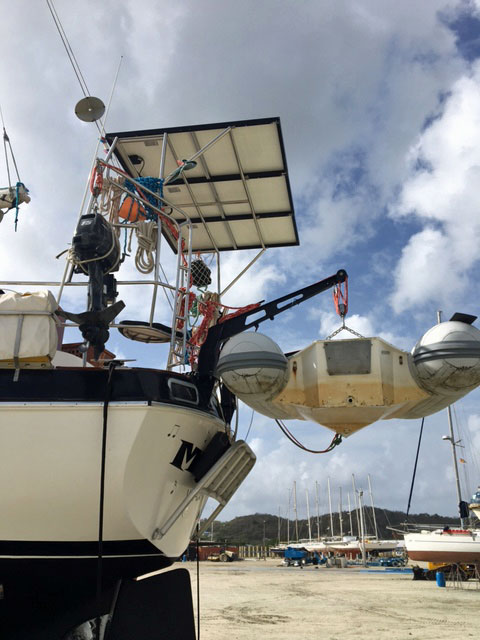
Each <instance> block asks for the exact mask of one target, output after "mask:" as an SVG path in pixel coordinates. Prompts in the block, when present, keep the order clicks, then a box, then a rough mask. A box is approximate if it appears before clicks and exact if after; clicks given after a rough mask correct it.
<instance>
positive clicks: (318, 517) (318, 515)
mask: <svg viewBox="0 0 480 640" xmlns="http://www.w3.org/2000/svg"><path fill="white" fill-rule="evenodd" d="M315 503H316V506H317V540H320V511H319V506H318V482H317V481H316V480H315Z"/></svg>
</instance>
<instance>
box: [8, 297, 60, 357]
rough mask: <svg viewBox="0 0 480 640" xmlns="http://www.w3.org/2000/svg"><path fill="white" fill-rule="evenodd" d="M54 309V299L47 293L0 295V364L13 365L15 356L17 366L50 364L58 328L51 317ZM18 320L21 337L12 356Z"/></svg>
mask: <svg viewBox="0 0 480 640" xmlns="http://www.w3.org/2000/svg"><path fill="white" fill-rule="evenodd" d="M56 308H57V303H56V301H55V298H54V296H53V294H52V293H51V292H50V291H47V290H44V291H35V292H32V293H17V292H14V291H6V292H5V293H3V294H0V363H1V364H3V366H9V365H10V366H12V364H13V360H14V358H15V355H16V356H17V358H18V360H19V364H20V366H25V365H27V364H30V366H34V365H35V362H38V363H42V362H43V363H45V362H50V360H51V359H52V358H53V356H54V355H55V351H56V348H57V329H56V323H55V320H54V316H53V312H54V311H55V309H56ZM22 317H23V321H21V318H22ZM19 320H20V321H21V335H20V342H19V345H18V353H17V354H15V343H16V340H17V330H18V327H19ZM1 364H0V366H1Z"/></svg>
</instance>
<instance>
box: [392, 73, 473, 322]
mask: <svg viewBox="0 0 480 640" xmlns="http://www.w3.org/2000/svg"><path fill="white" fill-rule="evenodd" d="M409 163H410V166H411V176H410V177H409V178H408V179H407V180H406V181H405V183H404V184H403V187H402V191H401V194H400V197H399V199H398V202H397V203H396V204H395V206H394V207H392V210H391V215H392V216H394V217H395V218H397V219H399V218H402V217H408V216H410V217H413V216H414V217H415V218H416V219H417V220H418V221H419V222H420V223H421V224H422V225H423V230H421V231H419V232H418V233H416V234H414V235H413V236H412V237H411V238H410V240H409V242H408V244H407V245H406V246H405V248H404V249H403V252H402V256H401V259H400V261H399V263H398V265H397V269H396V274H395V291H394V294H393V296H392V304H393V307H394V309H395V310H396V311H400V310H402V309H407V308H410V307H413V306H415V305H418V304H419V303H420V302H421V301H425V300H436V301H440V302H445V301H446V300H447V299H450V300H451V299H452V297H453V298H456V297H459V296H460V295H462V294H463V293H464V292H465V290H466V287H467V283H468V274H469V270H470V269H471V268H473V267H474V266H475V265H476V264H477V263H478V245H479V241H480V196H479V195H478V179H479V176H480V65H479V64H476V65H475V66H474V68H473V70H472V73H471V75H469V76H463V77H462V78H460V79H459V80H458V81H457V82H455V83H454V84H453V86H452V87H451V95H450V97H449V98H448V99H447V102H446V104H445V108H444V111H443V114H442V115H441V117H439V118H438V119H437V120H435V121H434V122H433V123H432V124H431V125H430V126H429V127H428V128H427V129H426V130H425V131H424V132H423V133H422V134H421V135H420V137H419V139H418V140H417V142H416V143H415V145H413V146H412V148H411V149H410V153H409ZM418 167H420V168H418Z"/></svg>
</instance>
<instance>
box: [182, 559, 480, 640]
mask: <svg viewBox="0 0 480 640" xmlns="http://www.w3.org/2000/svg"><path fill="white" fill-rule="evenodd" d="M176 566H177V567H186V568H187V569H188V570H189V572H190V575H191V581H192V594H193V600H194V604H196V598H197V568H196V563H194V562H187V563H179V564H178V565H176ZM467 586H468V587H470V588H466V587H467ZM476 587H477V585H476V584H473V583H469V584H468V585H464V588H462V589H454V588H450V587H447V588H442V587H438V586H437V584H436V582H435V581H414V580H413V576H412V574H411V573H409V574H404V573H403V574H402V573H390V572H385V571H383V570H378V571H376V572H369V573H366V572H364V571H362V570H361V569H360V568H347V569H337V568H325V567H319V568H314V567H304V568H303V569H300V568H299V567H285V566H282V565H281V563H280V561H279V560H274V559H268V560H266V561H262V560H258V561H253V560H244V561H241V562H233V563H227V564H223V563H222V564H220V563H210V562H202V563H200V609H201V627H200V634H201V639H202V640H220V639H221V640H225V639H228V640H252V639H254V638H255V639H260V638H261V639H263V638H275V639H278V640H283V639H287V638H288V639H289V640H309V639H310V638H311V639H315V640H345V639H349V638H356V639H359V638H360V639H362V638H365V639H367V638H368V640H376V639H383V638H388V639H389V640H430V639H431V640H439V639H440V638H448V639H449V640H455V639H457V638H458V639H459V640H460V638H461V639H462V640H464V639H465V638H476V637H478V624H477V622H478V611H479V608H480V589H477V588H476Z"/></svg>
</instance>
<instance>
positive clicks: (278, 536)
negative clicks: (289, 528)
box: [277, 505, 280, 544]
mask: <svg viewBox="0 0 480 640" xmlns="http://www.w3.org/2000/svg"><path fill="white" fill-rule="evenodd" d="M277 538H278V544H280V505H279V506H278V535H277Z"/></svg>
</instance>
